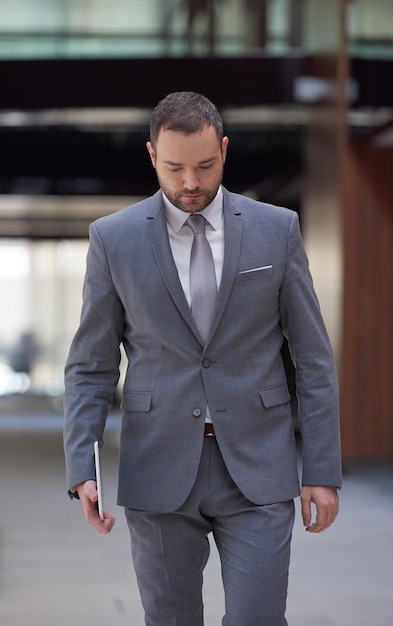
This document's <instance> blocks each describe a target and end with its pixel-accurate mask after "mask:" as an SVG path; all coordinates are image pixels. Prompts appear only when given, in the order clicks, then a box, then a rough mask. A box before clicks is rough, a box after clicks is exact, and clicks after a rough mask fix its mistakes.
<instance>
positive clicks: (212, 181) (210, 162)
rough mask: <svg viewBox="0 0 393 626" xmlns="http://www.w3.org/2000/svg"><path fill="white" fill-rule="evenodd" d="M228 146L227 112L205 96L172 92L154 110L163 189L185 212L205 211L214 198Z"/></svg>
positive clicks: (153, 137) (154, 146) (156, 163)
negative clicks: (225, 133)
mask: <svg viewBox="0 0 393 626" xmlns="http://www.w3.org/2000/svg"><path fill="white" fill-rule="evenodd" d="M227 145H228V138H227V137H223V124H222V119H221V116H220V114H219V113H218V111H217V109H216V107H215V106H214V104H213V103H212V102H210V100H208V99H207V98H205V97H204V96H201V95H199V94H196V93H193V92H188V91H184V92H176V93H171V94H169V95H168V96H166V97H165V98H164V99H163V100H161V102H159V104H158V105H157V107H156V108H155V110H154V112H153V115H152V119H151V124H150V141H149V142H147V149H148V151H149V155H150V158H151V161H152V164H153V167H154V168H155V170H156V174H157V178H158V181H159V183H160V186H161V189H162V190H163V192H164V193H165V195H166V196H167V197H168V199H169V200H170V201H171V202H172V203H173V204H174V205H175V206H177V207H178V208H179V209H181V210H182V211H186V212H188V213H194V212H197V211H201V210H202V209H204V208H205V207H206V206H207V205H208V204H210V202H211V201H212V200H213V199H214V197H215V195H216V193H217V190H218V188H219V186H220V184H221V181H222V176H223V167H224V162H225V157H226V151H227Z"/></svg>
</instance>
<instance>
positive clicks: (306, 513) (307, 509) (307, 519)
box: [301, 495, 311, 527]
mask: <svg viewBox="0 0 393 626" xmlns="http://www.w3.org/2000/svg"><path fill="white" fill-rule="evenodd" d="M301 504H302V519H303V525H304V526H306V527H307V526H310V524H311V500H310V499H309V498H307V497H305V496H304V495H302V497H301Z"/></svg>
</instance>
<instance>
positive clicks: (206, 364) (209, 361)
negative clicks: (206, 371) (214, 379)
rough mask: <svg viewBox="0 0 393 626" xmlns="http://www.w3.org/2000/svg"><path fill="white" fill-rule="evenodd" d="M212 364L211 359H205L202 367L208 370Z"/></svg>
mask: <svg viewBox="0 0 393 626" xmlns="http://www.w3.org/2000/svg"><path fill="white" fill-rule="evenodd" d="M211 364H212V362H211V360H210V359H203V361H202V366H203V367H206V368H207V367H210V366H211Z"/></svg>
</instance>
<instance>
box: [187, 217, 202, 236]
mask: <svg viewBox="0 0 393 626" xmlns="http://www.w3.org/2000/svg"><path fill="white" fill-rule="evenodd" d="M187 223H188V225H189V227H190V228H191V230H193V231H194V233H195V234H196V235H204V234H205V226H206V218H205V217H204V216H203V215H198V214H194V215H190V217H189V218H188V219H187Z"/></svg>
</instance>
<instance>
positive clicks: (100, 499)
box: [94, 441, 104, 521]
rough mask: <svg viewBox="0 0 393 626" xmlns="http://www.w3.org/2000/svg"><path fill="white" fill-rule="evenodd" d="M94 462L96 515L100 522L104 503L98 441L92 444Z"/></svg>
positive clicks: (102, 518)
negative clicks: (96, 493)
mask: <svg viewBox="0 0 393 626" xmlns="http://www.w3.org/2000/svg"><path fill="white" fill-rule="evenodd" d="M94 460H95V466H96V482H97V492H98V514H99V516H100V520H101V521H104V503H103V497H102V473H101V462H100V448H99V446H98V441H95V442H94Z"/></svg>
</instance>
